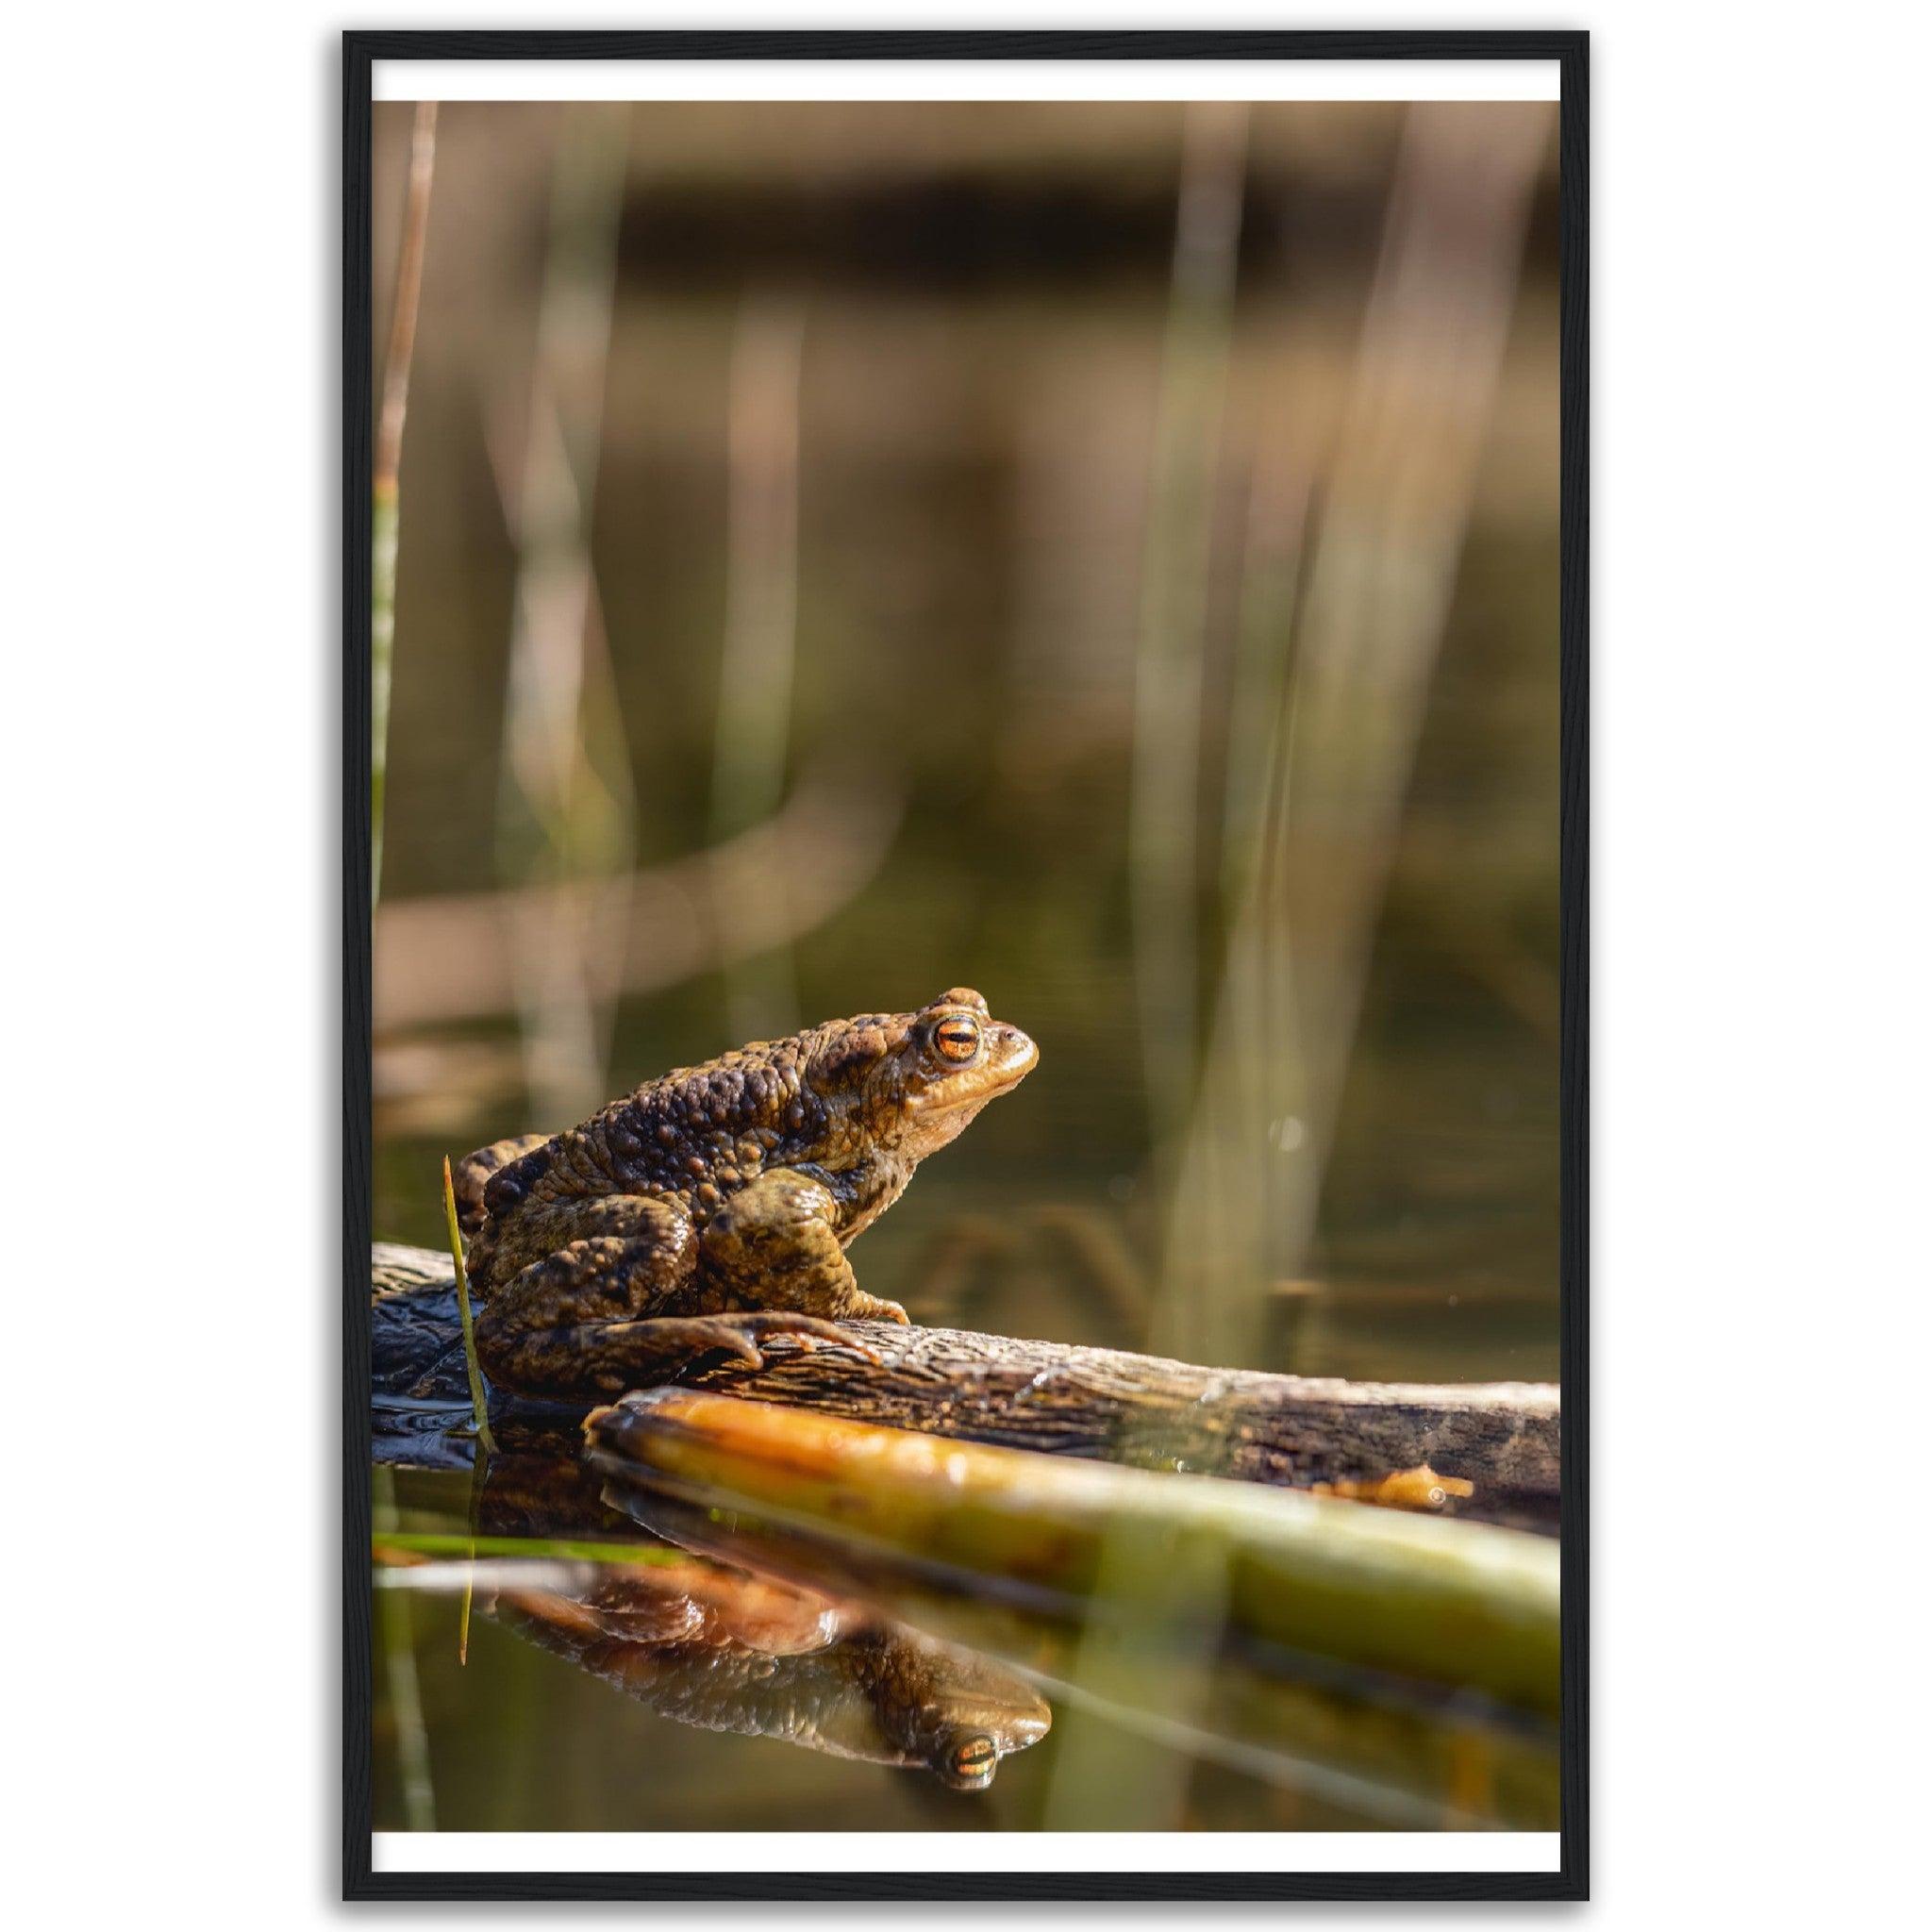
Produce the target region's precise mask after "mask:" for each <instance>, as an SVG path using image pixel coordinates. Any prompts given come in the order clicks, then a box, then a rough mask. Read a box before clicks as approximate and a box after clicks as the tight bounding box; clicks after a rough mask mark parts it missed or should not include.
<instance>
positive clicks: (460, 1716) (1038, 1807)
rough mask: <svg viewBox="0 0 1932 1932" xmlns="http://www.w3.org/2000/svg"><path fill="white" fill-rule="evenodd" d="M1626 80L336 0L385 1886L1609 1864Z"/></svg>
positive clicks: (1567, 45)
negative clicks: (1604, 185) (1617, 138)
mask: <svg viewBox="0 0 1932 1932" xmlns="http://www.w3.org/2000/svg"><path fill="white" fill-rule="evenodd" d="M1587 98H1588V97H1587V38H1586V36H1584V35H1582V34H1579V33H1539V34H1529V33H1466V34H1465V33H1458V34H1443V33H1278V34H1257V33H1129V34H1094V33H1063V32H1057V33H892V34H885V33H825V34H782V33H774V34H754V33H717V34H702V33H643V34H621V33H475V34H470V33H362V32H358V33H351V34H348V35H347V36H345V40H344V102H345V118H344V195H345V199H344V258H343V288H344V337H343V359H344V377H345V379H344V391H345V396H344V404H345V415H344V435H345V463H344V528H345V546H344V581H345V606H344V608H345V613H346V628H347V636H346V641H345V652H344V712H345V719H346V725H345V742H344V766H345V794H344V796H345V811H344V824H345V848H344V897H343V907H344V927H345V935H346V939H345V986H346V999H345V1027H344V1041H345V1054H344V1082H345V1094H346V1101H345V1115H344V1122H345V1144H346V1147H347V1158H346V1162H345V1168H346V1175H345V1202H344V1215H345V1244H344V1259H345V1274H344V1283H343V1292H344V1299H343V1310H344V1336H345V1357H344V1423H345V1426H344V1441H345V1454H346V1464H345V1472H344V1476H345V1491H344V1497H345V1502H344V1519H345V1543H344V1553H345V1561H344V1627H345V1634H346V1654H345V1661H344V1724H345V1748H344V1763H345V1767H346V1777H345V1796H344V1812H343V1827H344V1886H345V1890H346V1892H347V1893H348V1894H349V1895H351V1896H355V1897H384V1898H448V1897H464V1898H491V1897H579V1896H581V1897H599V1898H698V1899H722V1898H801V1899H831V1898H885V1897H900V1898H945V1899H959V1898H970V1899H991V1898H1020V1897H1024V1898H1036V1899H1057V1898H1068V1899H1079V1898H1141V1897H1164V1898H1183V1897H1186V1898H1312V1897H1344V1896H1347V1897H1387V1898H1393V1897H1439V1898H1476V1897H1498V1898H1500V1897H1542V1898H1577V1897H1582V1896H1584V1895H1586V1890H1587V1875H1586V1874H1587V1846H1588V1839H1587V1814H1586V1809H1585V1778H1584V1773H1585V1764H1586V1724H1587V1703H1586V1681H1587V1680H1586V1671H1585V1663H1586V1650H1585V1641H1586V1640H1585V1628H1584V1608H1585V1605H1584V1594H1583V1587H1584V1576H1585V1561H1586V1549H1587V1544H1586V1536H1587V1516H1586V1491H1585V1486H1584V1474H1585V1472H1584V1464H1583V1456H1584V1446H1585V1440H1586V1439H1585V1432H1584V1428H1583V1426H1582V1418H1583V1416H1584V1407H1583V1405H1584V1403H1585V1400H1586V1397H1587V1386H1586V1381H1585V1366H1586V1362H1585V1309H1586V1304H1585V1290H1586V1284H1585V1278H1584V1261H1585V1241H1584V1232H1585V1209H1586V1201H1585V1189H1586V1172H1587V1170H1586V1160H1585V1154H1586V1149H1585V1114H1584V1105H1583V1099H1584V1082H1585V1067H1586V1041H1587V1031H1586V1023H1587V1008H1586V986H1585V963H1584V962H1585V952H1584V947H1585V938H1586V927H1585V908H1586V872H1585V866H1586V845H1585V835H1586V825H1585V809H1586V804H1585V802H1586V796H1587V791H1586V783H1585V780H1586V771H1587V740H1586V683H1585V661H1586V660H1585V608H1586V605H1585V585H1586V572H1587V552H1586V543H1585V532H1586V512H1587V504H1586V487H1587V475H1588V470H1587V458H1586V440H1587V417H1586V395H1587V388H1586V384H1587V365H1586V356H1587V333H1586V301H1587V257H1586V252H1585V241H1586V232H1587V231H1586V225H1585V208H1586V130H1587ZM995 1102H997V1103H998V1104H997V1105H994V1103H995ZM982 1116H983V1118H982ZM902 1195H903V1196H904V1199H903V1200H902V1199H901V1196H902ZM888 1209H890V1210H891V1211H890V1213H889V1212H888V1211H887V1210H888ZM1566 1421H1567V1423H1568V1424H1569V1426H1568V1427H1567V1428H1566V1427H1564V1423H1565V1422H1566Z"/></svg>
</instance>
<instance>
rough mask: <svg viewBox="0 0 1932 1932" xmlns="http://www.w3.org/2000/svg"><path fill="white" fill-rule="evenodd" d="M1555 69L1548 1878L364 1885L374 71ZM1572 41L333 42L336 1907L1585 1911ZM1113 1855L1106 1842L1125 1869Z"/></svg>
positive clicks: (1579, 459)
mask: <svg viewBox="0 0 1932 1932" xmlns="http://www.w3.org/2000/svg"><path fill="white" fill-rule="evenodd" d="M774 58H776V59H852V60H878V59H914V58H921V59H974V60H985V59H1001V58H1025V59H1058V60H1074V59H1102V58H1105V59H1117V60H1118V59H1128V60H1133V59H1222V60H1225V59H1243V60H1332V59H1353V60H1359V59H1387V60H1403V59H1407V60H1456V59H1480V60H1498V59H1503V60H1512V59H1515V60H1551V59H1554V60H1556V61H1557V62H1559V64H1560V72H1561V89H1562V100H1561V108H1560V114H1561V125H1560V136H1559V142H1560V156H1561V180H1560V191H1559V192H1560V208H1561V224H1562V231H1561V354H1562V399H1561V432H1562V455H1561V486H1562V507H1561V558H1562V584H1561V593H1560V610H1561V617H1560V649H1561V654H1562V706H1561V726H1560V729H1561V737H1562V747H1561V749H1562V816H1561V867H1562V871H1561V906H1562V935H1561V978H1562V1041H1561V1049H1560V1069H1561V1087H1562V1104H1561V1132H1562V1236H1561V1265H1562V1280H1561V1313H1560V1321H1561V1363H1562V1388H1563V1410H1564V1422H1565V1428H1564V1445H1563V1448H1564V1454H1563V1475H1562V1492H1563V1544H1562V1596H1563V1610H1562V1618H1563V1666H1562V1736H1561V1748H1562V1767H1561V1790H1562V1846H1563V1851H1562V1865H1561V1869H1560V1871H1558V1872H1555V1873H1533V1872H1521V1873H1511V1872H1413V1873H1409V1872H1283V1873H1265V1872H1191V1873H1180V1872H1145V1873H1135V1872H1131V1871H1125V1870H1121V1871H1113V1872H1105V1873H1084V1872H1061V1873H1052V1872H1038V1873H1017V1874H999V1873H986V1872H874V1873H865V1872H794V1873H787V1872H771V1871H749V1872H748V1871H732V1870H730V1869H728V1868H719V1867H714V1868H713V1869H711V1870H709V1871H701V1872H687V1873H679V1872H603V1873H597V1872H475V1873H461V1872H438V1873H401V1874H378V1873H375V1872H374V1871H373V1870H372V1869H371V1856H372V1813H371V1801H372V1791H371V1777H370V1742H371V1739H370V1724H371V1714H372V1707H373V1706H372V1699H373V1694H374V1677H373V1668H372V1667H373V1647H372V1627H371V1626H372V1601H371V1591H372V1577H371V1559H370V1541H369V1539H370V1489H369V1445H370V1407H369V1404H370V1391H369V1373H370V1372H369V1245H370V1232H371V1230H370V1219H371V1212H372V1207H371V1198H372V1197H371V1167H370V1159H371V1124H370V977H371V956H370V927H371V920H370V902H369V884H370V881H369V866H370V843H369V833H370V825H369V780H370V700H371V688H370V570H371V540H372V531H371V524H370V505H371V497H372V491H371V464H372V459H373V434H374V388H373V380H374V366H373V348H372V343H371V303H372V282H373V266H374V265H373V263H372V261H371V251H370V186H371V182H370V175H371V155H370V129H371V119H372V114H371V81H372V74H371V64H372V62H373V61H375V60H378V59H380V60H409V59H418V60H472V59H474V60H492V59H493V60H543V59H573V60H582V59H627V60H650V59H682V60H693V59H698V60H734V59H774ZM1589 58H1590V37H1589V35H1588V34H1587V33H1584V32H1580V31H1551V32H1518V31H1507V32H1486V31H1470V32H1283V33H1253V32H1200V33H1189V32H1126V33H1099V32H1040V33H1036V32H984V33H982V32H932V33H925V32H847V33H793V32H771V33H765V32H718V33H686V32H658V33H621V32H547V31H546V32H474V33H472V32H448V31H437V32H417V31H397V32H360V31H357V32H350V33H345V34H344V35H343V37H342V439H343V440H342V612H343V629H344V638H343V654H342V780H343V796H342V1201H343V1206H342V1493H343V1507H342V1519H343V1538H342V1892H343V1896H344V1897H345V1898H350V1899H562V1898H587V1899H698V1900H727V1899H774V1898H786V1899H809V1900H836V1899H886V1898H895V1899H896V1898H905V1899H911V1898H920V1899H945V1900H953V1901H958V1900H983V1899H998V1898H1027V1899H1040V1900H1045V1899H1339V1898H1360V1899H1582V1898H1587V1897H1588V1896H1589V1847H1590V1837H1589V1809H1588V1799H1589V1673H1588V1663H1589V1614H1588V1607H1589V1606H1588V1599H1589V1587H1590V1571H1589V1545H1588V1541H1587V1538H1588V1529H1589V1517H1588V1507H1589V1480H1588V1478H1589V1448H1590V1436H1589V1383H1588V1369H1589V1338H1588V1331H1587V1315H1588V1274H1589V1128H1590V1122H1589V1024H1590V1006H1589V944H1590V892H1589V812H1590V736H1589V722H1590V709H1589V702H1590V694H1589V649H1588V646H1589V569H1590V555H1589V527H1590V454H1589V450H1590V444H1589V439H1590V408H1589V405H1590V363H1589V356H1590V335H1589V302H1590V252H1589V242H1590V228H1589V131H1590V118H1589V117H1590V92H1589V89H1590V68H1589ZM1131 1848H1132V1840H1131V1839H1125V1840H1123V1841H1122V1845H1121V1855H1122V1859H1123V1861H1124V1862H1125V1861H1127V1860H1129V1859H1130V1858H1131Z"/></svg>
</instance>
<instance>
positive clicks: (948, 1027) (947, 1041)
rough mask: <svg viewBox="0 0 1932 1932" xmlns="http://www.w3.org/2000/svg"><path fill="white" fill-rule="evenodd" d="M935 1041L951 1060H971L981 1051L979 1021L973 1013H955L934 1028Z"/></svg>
mask: <svg viewBox="0 0 1932 1932" xmlns="http://www.w3.org/2000/svg"><path fill="white" fill-rule="evenodd" d="M932 1037H933V1041H934V1043H935V1044H936V1045H937V1046H938V1047H939V1050H940V1051H941V1053H942V1054H944V1055H945V1057H946V1058H948V1059H949V1060H970V1059H971V1058H973V1056H974V1054H976V1053H977V1052H978V1051H979V1022H978V1021H977V1020H975V1019H974V1017H973V1015H972V1014H971V1013H953V1014H949V1015H948V1016H947V1017H946V1018H945V1019H943V1020H941V1022H940V1024H938V1025H937V1026H935V1027H934V1028H933V1035H932Z"/></svg>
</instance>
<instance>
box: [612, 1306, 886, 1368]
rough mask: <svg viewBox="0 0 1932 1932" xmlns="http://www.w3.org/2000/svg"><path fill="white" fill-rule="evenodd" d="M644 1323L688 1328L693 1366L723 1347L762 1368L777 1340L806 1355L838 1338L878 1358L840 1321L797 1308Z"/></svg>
mask: <svg viewBox="0 0 1932 1932" xmlns="http://www.w3.org/2000/svg"><path fill="white" fill-rule="evenodd" d="M628 1325H634V1326H636V1327H639V1328H653V1329H666V1328H675V1329H678V1330H680V1331H684V1332H686V1333H688V1335H689V1338H690V1341H689V1350H688V1353H689V1359H688V1360H687V1361H686V1362H685V1363H684V1364H683V1367H685V1368H692V1367H695V1366H696V1365H697V1363H698V1362H699V1361H700V1360H702V1359H703V1357H706V1356H708V1355H715V1354H717V1353H718V1352H719V1351H720V1350H723V1351H724V1354H726V1355H728V1356H729V1357H732V1359H733V1360H735V1361H741V1362H742V1363H743V1364H744V1365H745V1367H746V1368H749V1369H761V1368H763V1367H764V1365H765V1357H764V1351H765V1350H766V1349H768V1348H770V1347H771V1346H772V1344H773V1343H774V1342H778V1341H782V1342H788V1343H790V1344H791V1346H792V1347H793V1348H795V1349H796V1350H797V1351H798V1352H799V1354H801V1355H809V1354H811V1352H812V1351H813V1350H814V1349H816V1348H817V1347H819V1345H820V1344H821V1343H822V1342H826V1341H830V1342H834V1343H836V1344H837V1345H838V1346H839V1347H841V1348H849V1349H851V1350H852V1351H853V1352H854V1354H856V1355H862V1356H863V1357H865V1358H866V1360H867V1361H869V1362H874V1363H876V1362H877V1360H878V1355H877V1352H876V1351H875V1350H874V1349H871V1348H868V1347H867V1346H866V1345H865V1343H864V1342H862V1341H858V1339H857V1338H856V1337H854V1336H851V1335H848V1334H847V1333H846V1332H845V1331H844V1329H842V1328H841V1327H840V1326H839V1324H837V1323H836V1322H827V1321H825V1320H824V1318H823V1317H822V1316H819V1315H801V1314H799V1313H798V1312H797V1311H796V1310H795V1309H791V1308H746V1309H742V1310H741V1311H740V1312H738V1313H736V1314H729V1315H690V1316H677V1317H660V1318H659V1319H658V1320H657V1321H655V1322H639V1323H636V1324H628Z"/></svg>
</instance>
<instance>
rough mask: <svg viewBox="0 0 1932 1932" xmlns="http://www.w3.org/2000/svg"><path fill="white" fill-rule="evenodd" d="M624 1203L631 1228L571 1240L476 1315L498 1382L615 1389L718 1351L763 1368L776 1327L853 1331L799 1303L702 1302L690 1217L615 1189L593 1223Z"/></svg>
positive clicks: (811, 1333) (808, 1332)
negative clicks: (725, 1305)
mask: <svg viewBox="0 0 1932 1932" xmlns="http://www.w3.org/2000/svg"><path fill="white" fill-rule="evenodd" d="M620 1202H621V1203H622V1204H623V1207H624V1208H625V1213H624V1214H623V1215H622V1217H621V1218H622V1220H623V1221H624V1222H625V1224H626V1225H625V1232H622V1233H608V1232H606V1233H596V1234H586V1235H585V1236H583V1237H582V1238H580V1239H578V1240H575V1241H569V1242H567V1243H566V1244H565V1245H563V1246H562V1247H559V1248H558V1249H557V1250H556V1251H555V1252H553V1253H551V1254H548V1255H544V1256H542V1257H541V1258H540V1259H537V1260H534V1261H532V1262H531V1263H530V1264H529V1266H527V1267H526V1268H524V1269H523V1270H521V1271H520V1272H519V1273H518V1274H515V1275H513V1276H512V1277H511V1278H510V1279H509V1280H508V1282H506V1283H505V1284H504V1285H503V1286H502V1287H501V1288H499V1289H497V1290H495V1291H493V1292H492V1293H491V1296H490V1299H489V1301H488V1303H487V1304H486V1305H485V1307H484V1308H483V1310H482V1312H481V1313H480V1314H479V1315H478V1316H477V1318H476V1353H477V1355H478V1356H479V1357H481V1359H482V1363H483V1367H484V1368H485V1370H487V1371H488V1373H489V1375H490V1379H491V1381H492V1382H494V1383H496V1384H497V1385H498V1386H499V1387H501V1388H505V1389H511V1390H515V1391H518V1392H520V1393H522V1394H525V1395H548V1396H574V1395H577V1396H580V1395H587V1394H592V1393H601V1394H607V1395H616V1394H621V1393H622V1392H623V1391H625V1390H626V1389H631V1388H638V1387H641V1386H644V1385H646V1384H649V1383H652V1382H659V1381H666V1380H669V1379H671V1377H673V1376H674V1375H675V1374H677V1373H678V1371H679V1370H681V1369H683V1368H685V1367H687V1366H689V1365H690V1364H691V1362H692V1361H693V1360H695V1359H696V1358H698V1357H703V1356H708V1355H717V1354H720V1353H723V1354H725V1355H731V1356H736V1357H739V1358H741V1359H742V1360H744V1361H747V1362H749V1363H750V1364H751V1365H752V1366H753V1367H755V1368H756V1367H757V1366H758V1364H759V1362H760V1361H761V1360H762V1357H761V1356H760V1354H759V1350H758V1341H759V1340H760V1339H761V1338H764V1337H769V1336H772V1335H775V1334H791V1335H794V1336H797V1337H799V1338H800V1339H801V1340H805V1339H808V1338H809V1339H814V1340H824V1341H843V1340H844V1339H845V1338H844V1337H843V1336H841V1333H840V1332H839V1330H838V1329H836V1328H834V1327H833V1326H832V1324H830V1323H828V1322H822V1321H816V1320H813V1319H812V1318H810V1317H809V1316H805V1315H799V1314H793V1313H790V1312H784V1311H779V1312H772V1313H765V1312H762V1311H759V1312H753V1313H747V1314H726V1315H720V1314H702V1313H698V1312H695V1310H696V1309H697V1308H698V1307H701V1306H703V1305H704V1302H705V1301H706V1299H707V1297H706V1295H705V1293H704V1291H703V1290H702V1289H701V1287H700V1285H699V1284H698V1283H697V1282H696V1281H695V1279H694V1272H695V1262H696V1242H695V1241H694V1240H693V1239H692V1235H691V1224H690V1222H689V1221H687V1220H686V1219H685V1217H684V1216H683V1214H682V1213H680V1212H679V1211H678V1210H677V1209H676V1208H675V1207H673V1206H672V1205H671V1204H669V1203H667V1202H661V1201H646V1200H630V1199H625V1197H623V1196H617V1197H611V1196H605V1197H603V1199H602V1200H601V1201H599V1202H598V1203H596V1204H587V1207H589V1206H594V1208H595V1212H594V1216H591V1215H587V1217H586V1224H587V1225H598V1226H604V1227H608V1225H609V1224H610V1222H611V1220H612V1219H613V1215H612V1211H611V1210H612V1208H613V1207H615V1206H616V1205H617V1204H618V1203H620ZM711 1306H713V1307H715V1306H716V1304H715V1302H713V1303H712V1304H711ZM660 1311H661V1312H660Z"/></svg>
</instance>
